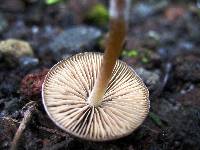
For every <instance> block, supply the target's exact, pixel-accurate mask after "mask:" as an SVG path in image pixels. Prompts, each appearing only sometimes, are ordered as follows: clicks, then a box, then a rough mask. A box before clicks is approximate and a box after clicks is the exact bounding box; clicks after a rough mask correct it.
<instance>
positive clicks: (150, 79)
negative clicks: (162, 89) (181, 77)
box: [135, 67, 160, 90]
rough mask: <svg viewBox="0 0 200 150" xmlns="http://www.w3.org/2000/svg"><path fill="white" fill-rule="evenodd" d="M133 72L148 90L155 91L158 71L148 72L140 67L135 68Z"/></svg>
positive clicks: (158, 76)
mask: <svg viewBox="0 0 200 150" xmlns="http://www.w3.org/2000/svg"><path fill="white" fill-rule="evenodd" d="M135 72H136V73H137V74H138V75H139V76H140V77H141V78H142V80H143V81H144V83H145V84H146V85H147V87H148V89H149V90H155V89H156V87H157V84H158V83H159V81H160V72H159V71H157V70H156V71H149V70H146V69H144V68H142V67H140V68H136V69H135Z"/></svg>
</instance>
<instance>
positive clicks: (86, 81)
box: [42, 52, 149, 141]
mask: <svg viewBox="0 0 200 150" xmlns="http://www.w3.org/2000/svg"><path fill="white" fill-rule="evenodd" d="M102 60H103V55H102V54H101V53H89V52H88V53H80V54H77V55H74V56H72V57H69V58H67V59H64V60H62V61H60V62H58V63H57V64H56V65H55V66H53V67H52V68H51V69H50V71H49V72H48V74H47V76H46V78H45V81H44V83H43V87H42V99H43V104H44V107H45V109H46V112H47V114H48V115H49V116H50V118H51V119H52V120H53V122H54V123H55V124H56V125H57V126H59V127H60V128H61V129H63V130H65V131H66V132H68V133H70V134H72V135H75V136H77V137H80V138H84V139H88V140H93V141H106V140H112V139H118V138H120V137H123V136H125V135H128V134H130V133H131V132H132V131H134V130H135V129H136V128H137V127H138V126H139V125H140V124H141V123H142V122H143V121H144V119H145V118H146V116H147V114H148V111H149V92H148V89H147V88H146V86H145V85H144V83H143V81H142V80H141V79H140V77H139V76H138V75H137V74H136V73H135V72H134V71H133V69H132V68H131V67H129V66H128V65H126V63H124V62H122V61H120V60H118V61H117V62H116V65H115V67H114V69H113V72H112V77H111V80H110V82H109V84H108V87H107V89H106V92H105V95H104V97H103V101H102V103H101V105H100V106H98V107H94V106H90V105H89V104H88V102H87V99H88V97H89V95H90V93H91V91H92V89H93V86H94V83H95V80H96V78H97V74H98V72H99V69H100V66H101V63H102Z"/></svg>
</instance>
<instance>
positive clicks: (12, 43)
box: [0, 39, 33, 66]
mask: <svg viewBox="0 0 200 150" xmlns="http://www.w3.org/2000/svg"><path fill="white" fill-rule="evenodd" d="M23 56H33V50H32V48H31V46H30V45H29V43H27V42H25V41H21V40H16V39H8V40H5V41H0V59H1V60H3V61H4V62H5V63H7V64H8V65H9V66H15V65H16V64H17V63H18V62H19V58H20V57H23Z"/></svg>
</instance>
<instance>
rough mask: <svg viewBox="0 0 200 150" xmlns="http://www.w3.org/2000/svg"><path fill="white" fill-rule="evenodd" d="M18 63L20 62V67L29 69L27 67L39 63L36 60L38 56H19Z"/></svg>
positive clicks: (29, 67)
mask: <svg viewBox="0 0 200 150" xmlns="http://www.w3.org/2000/svg"><path fill="white" fill-rule="evenodd" d="M19 64H20V67H21V68H23V69H25V70H29V69H31V68H33V67H35V66H37V65H38V64H39V60H38V58H35V57H28V56H25V57H21V58H20V59H19Z"/></svg>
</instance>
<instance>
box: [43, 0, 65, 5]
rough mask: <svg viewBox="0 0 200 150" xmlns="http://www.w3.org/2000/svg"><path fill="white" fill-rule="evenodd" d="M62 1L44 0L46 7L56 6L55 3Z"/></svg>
mask: <svg viewBox="0 0 200 150" xmlns="http://www.w3.org/2000/svg"><path fill="white" fill-rule="evenodd" d="M62 1H63V0H45V3H46V4H47V5H54V4H57V3H60V2H62Z"/></svg>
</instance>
